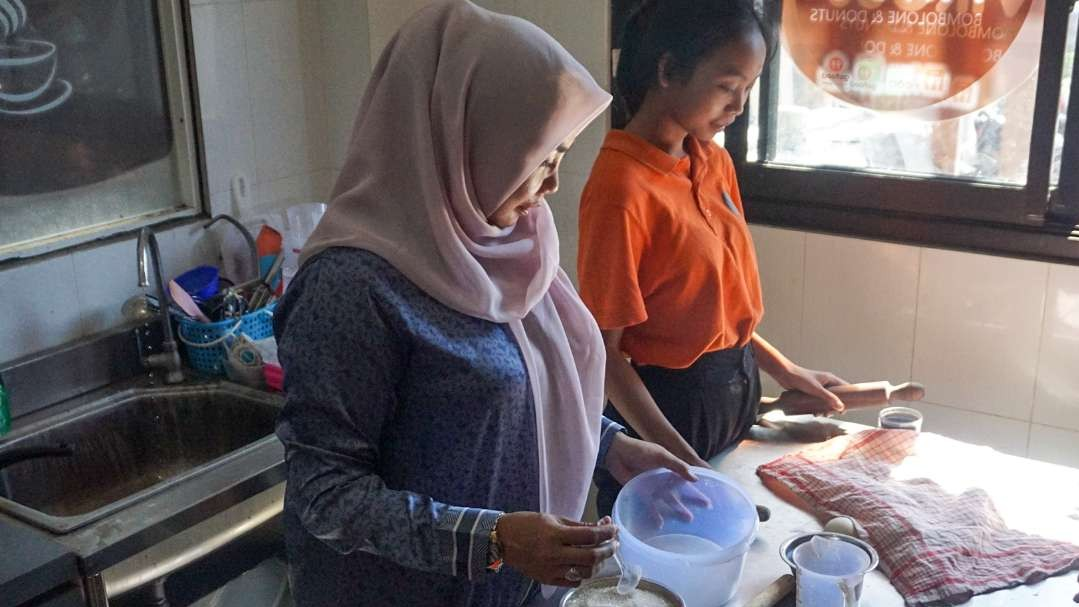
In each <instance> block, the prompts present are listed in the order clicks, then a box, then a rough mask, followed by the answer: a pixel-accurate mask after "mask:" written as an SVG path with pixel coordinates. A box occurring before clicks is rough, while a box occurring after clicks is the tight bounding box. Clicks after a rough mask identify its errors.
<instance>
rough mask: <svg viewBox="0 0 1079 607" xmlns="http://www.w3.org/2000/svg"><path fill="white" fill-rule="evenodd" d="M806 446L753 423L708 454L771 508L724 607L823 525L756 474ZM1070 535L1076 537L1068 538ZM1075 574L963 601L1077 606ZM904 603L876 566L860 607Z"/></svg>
mask: <svg viewBox="0 0 1079 607" xmlns="http://www.w3.org/2000/svg"><path fill="white" fill-rule="evenodd" d="M835 423H839V425H841V426H842V427H844V428H845V429H846V430H847V431H848V432H851V433H853V432H858V431H860V430H865V429H867V426H862V425H858V424H850V423H841V422H835ZM805 446H806V445H805V444H802V443H794V442H784V441H782V440H777V435H776V433H775V432H774V431H771V430H765V429H763V428H760V427H756V428H754V433H753V435H752V436H751V438H750V439H747V440H745V441H743V442H742V443H741V444H740V445H739V446H738V447H737V448H736V449H733V450H732V451H729V452H727V453H725V454H721V455H719V456H716V457H715V458H713V459H712V460H711V462H710V463H711V464H712V467H713V468H714V469H716V470H718V471H719V472H721V473H723V474H726V475H727V476H729V477H731V478H733V479H734V480H735V481H737V482H738V483H739V484H740V485H741V486H742V487H743V488H744V489H745V490H746V492H747V493H748V494H749V496H750V498H751V499H753V500H754V501H755V502H756V503H757V504H760V505H763V506H767V507H768V508H769V509H770V510H771V511H772V517H771V519H770V520H769V521H767V522H765V523H761V525H760V529H759V530H758V532H757V538H756V540H755V541H754V542H753V546H752V548H751V549H750V551H749V554H748V555H747V558H746V563H745V570H744V572H743V573H742V579H741V583H740V585H739V588H738V592H737V594H736V595H735V597H734V598H733V599H731V601H730V602H728V603H726V604H725V605H723V607H743V606H744V605H745V604H746V603H748V602H749V601H750V599H752V598H753V597H754V596H755V595H756V594H757V593H759V592H760V591H761V590H763V589H764V588H765V587H767V586H768V585H769V584H771V583H772V582H773V581H774V580H775V579H776V578H778V577H779V576H781V575H783V574H784V573H790V569H789V568H788V567H787V565H786V564H785V563H784V562H783V560H782V559H781V558H780V556H779V546H780V545H781V544H782V543H783V542H785V541H786V540H788V539H790V538H791V537H794V536H796V535H802V534H804V533H809V532H813V531H819V530H821V527H822V524H821V523H820V522H818V521H817V520H816V519H815V518H813V517H812V516H811V515H810V514H808V513H807V512H805V511H803V510H800V509H798V508H797V507H795V506H793V505H791V504H789V503H787V502H785V501H783V500H781V499H780V498H778V497H777V496H776V495H775V494H774V493H772V492H771V491H770V490H769V489H768V488H767V487H765V486H764V484H763V483H762V482H761V480H760V478H759V477H758V476H757V467H758V466H760V465H761V464H765V463H768V462H770V461H773V460H775V459H777V458H779V457H782V456H784V455H786V454H788V453H792V452H795V451H798V450H800V449H802V448H804V447H805ZM1016 462H1017V463H1018V464H1019V465H1021V466H1028V465H1029V468H1030V470H1031V471H1032V473H1034V472H1036V473H1038V474H1042V475H1046V474H1048V476H1049V477H1056V478H1059V477H1062V476H1063V477H1066V478H1068V479H1074V478H1079V475H1077V472H1076V471H1075V470H1072V469H1069V468H1062V467H1057V466H1052V465H1051V464H1045V463H1042V462H1037V461H1034V460H1020V459H1019V458H1016ZM1077 490H1079V487H1071V488H1070V489H1069V490H1068V491H1063V490H1062V491H1060V499H1062V500H1070V499H1073V498H1074V497H1075V495H1076V492H1077ZM1069 508H1075V512H1076V518H1079V502H1077V503H1074V504H1072V505H1071V506H1069ZM1056 539H1065V538H1056ZM1072 541H1073V542H1074V541H1076V540H1075V539H1072ZM1076 576H1077V573H1076V572H1074V571H1073V572H1071V573H1067V574H1062V575H1058V576H1056V577H1052V578H1049V579H1047V580H1045V581H1043V582H1041V583H1038V584H1033V585H1029V586H1018V587H1015V588H1011V589H1008V590H1000V591H997V592H992V593H989V594H983V595H979V596H976V597H974V598H973V599H972V600H971V601H969V602H967V603H964V605H965V606H969V607H1068V606H1069V605H1070V606H1072V607H1075V606H1076V604H1075V603H1074V602H1073V601H1072V597H1073V596H1074V595H1075V594H1076V593H1079V583H1077V581H1076ZM561 594H562V593H561V592H558V593H556V594H555V595H554V596H552V597H551V598H549V599H547V600H543V599H542V598H541V597H537V599H536V600H534V601H533V602H532V603H530V606H531V607H554V606H557V605H558V601H559V598H560V597H561ZM793 605H794V593H793V592H792V593H791V594H790V595H789V596H788V597H787V599H785V600H784V601H782V602H780V603H779V607H787V606H793ZM903 605H904V602H903V598H902V597H901V596H900V595H899V593H898V592H896V590H895V589H894V588H893V587H892V585H891V583H890V582H889V581H888V578H887V577H886V576H885V575H884V574H883V573H881V572H880V571H879V570H877V571H874V572H872V573H871V574H869V575H867V576H866V580H865V585H864V587H863V591H862V598H861V607H903ZM716 607H719V606H718V605H717V606H716Z"/></svg>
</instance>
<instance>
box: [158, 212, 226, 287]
mask: <svg viewBox="0 0 1079 607" xmlns="http://www.w3.org/2000/svg"><path fill="white" fill-rule="evenodd" d="M203 225H204V224H203V223H202V222H198V223H190V224H185V225H182V226H179V227H177V228H173V229H171V230H169V231H167V232H162V233H159V234H158V235H157V237H158V240H159V242H158V245H159V246H160V247H161V265H162V269H163V270H164V272H165V280H166V281H168V280H172V279H173V278H176V277H177V276H179V275H180V274H182V273H184V272H186V271H187V270H190V269H191V268H194V267H196V266H202V265H216V264H217V263H218V245H217V240H216V237H215V236H214V235H213V234H211V233H209V231H207V230H206V229H205V228H203ZM151 284H153V283H151Z"/></svg>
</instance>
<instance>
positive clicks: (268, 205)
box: [245, 170, 335, 216]
mask: <svg viewBox="0 0 1079 607" xmlns="http://www.w3.org/2000/svg"><path fill="white" fill-rule="evenodd" d="M334 175H335V173H334V172H333V171H329V170H323V171H315V172H312V173H304V174H302V175H294V176H292V177H286V178H285V179H278V180H275V181H271V182H269V183H259V184H258V185H256V186H255V199H256V200H257V206H256V207H255V208H254V209H252V212H251V213H245V216H249V215H258V214H260V213H264V212H267V211H276V210H281V209H284V208H286V207H288V206H291V205H294V204H302V203H305V202H327V198H328V197H329V190H330V186H331V184H332V179H333V177H334Z"/></svg>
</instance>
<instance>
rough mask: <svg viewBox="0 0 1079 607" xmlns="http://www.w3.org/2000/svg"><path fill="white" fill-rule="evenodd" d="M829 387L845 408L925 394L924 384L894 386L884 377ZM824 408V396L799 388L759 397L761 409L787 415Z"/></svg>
mask: <svg viewBox="0 0 1079 607" xmlns="http://www.w3.org/2000/svg"><path fill="white" fill-rule="evenodd" d="M828 391H829V392H831V393H833V394H835V395H836V396H838V397H839V400H841V401H843V404H844V405H845V406H846V407H847V409H860V408H862V407H879V406H881V405H887V404H889V403H891V402H892V399H895V400H904V401H916V400H922V399H923V398H925V386H923V385H922V384H919V383H917V382H906V383H904V384H899V385H898V386H896V385H892V384H890V383H888V382H886V381H872V382H863V383H860V384H844V385H842V386H832V387H831V388H828ZM825 408H826V405H825V404H824V401H823V399H821V398H819V397H817V396H812V395H810V394H806V393H805V392H799V391H798V390H787V391H786V392H784V393H783V394H780V395H779V398H762V399H761V412H762V413H767V412H768V411H771V410H774V409H779V410H781V411H783V413H785V414H786V415H803V414H806V413H819V412H821V411H823V410H825Z"/></svg>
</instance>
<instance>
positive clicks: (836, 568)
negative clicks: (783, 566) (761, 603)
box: [791, 535, 872, 607]
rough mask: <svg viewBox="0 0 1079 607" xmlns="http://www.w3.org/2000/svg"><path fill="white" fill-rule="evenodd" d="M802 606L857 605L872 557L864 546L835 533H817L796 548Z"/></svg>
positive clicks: (798, 591) (797, 590) (792, 556)
mask: <svg viewBox="0 0 1079 607" xmlns="http://www.w3.org/2000/svg"><path fill="white" fill-rule="evenodd" d="M791 560H792V561H794V565H795V567H796V568H797V573H796V574H795V589H796V590H795V591H796V593H797V595H796V604H797V605H798V606H799V607H858V600H859V598H860V595H861V590H862V579H863V578H864V577H865V574H866V573H867V572H869V571H870V563H871V562H872V559H871V558H870V556H869V554H867V553H866V552H865V551H864V550H862V549H861V548H859V547H858V546H855V545H853V544H849V543H847V542H844V541H842V540H839V539H837V538H834V537H830V536H824V535H815V536H813V537H812V538H810V540H809V541H808V542H805V543H803V544H802V545H800V546H798V547H797V548H795V549H794V552H793V553H792V555H791Z"/></svg>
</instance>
